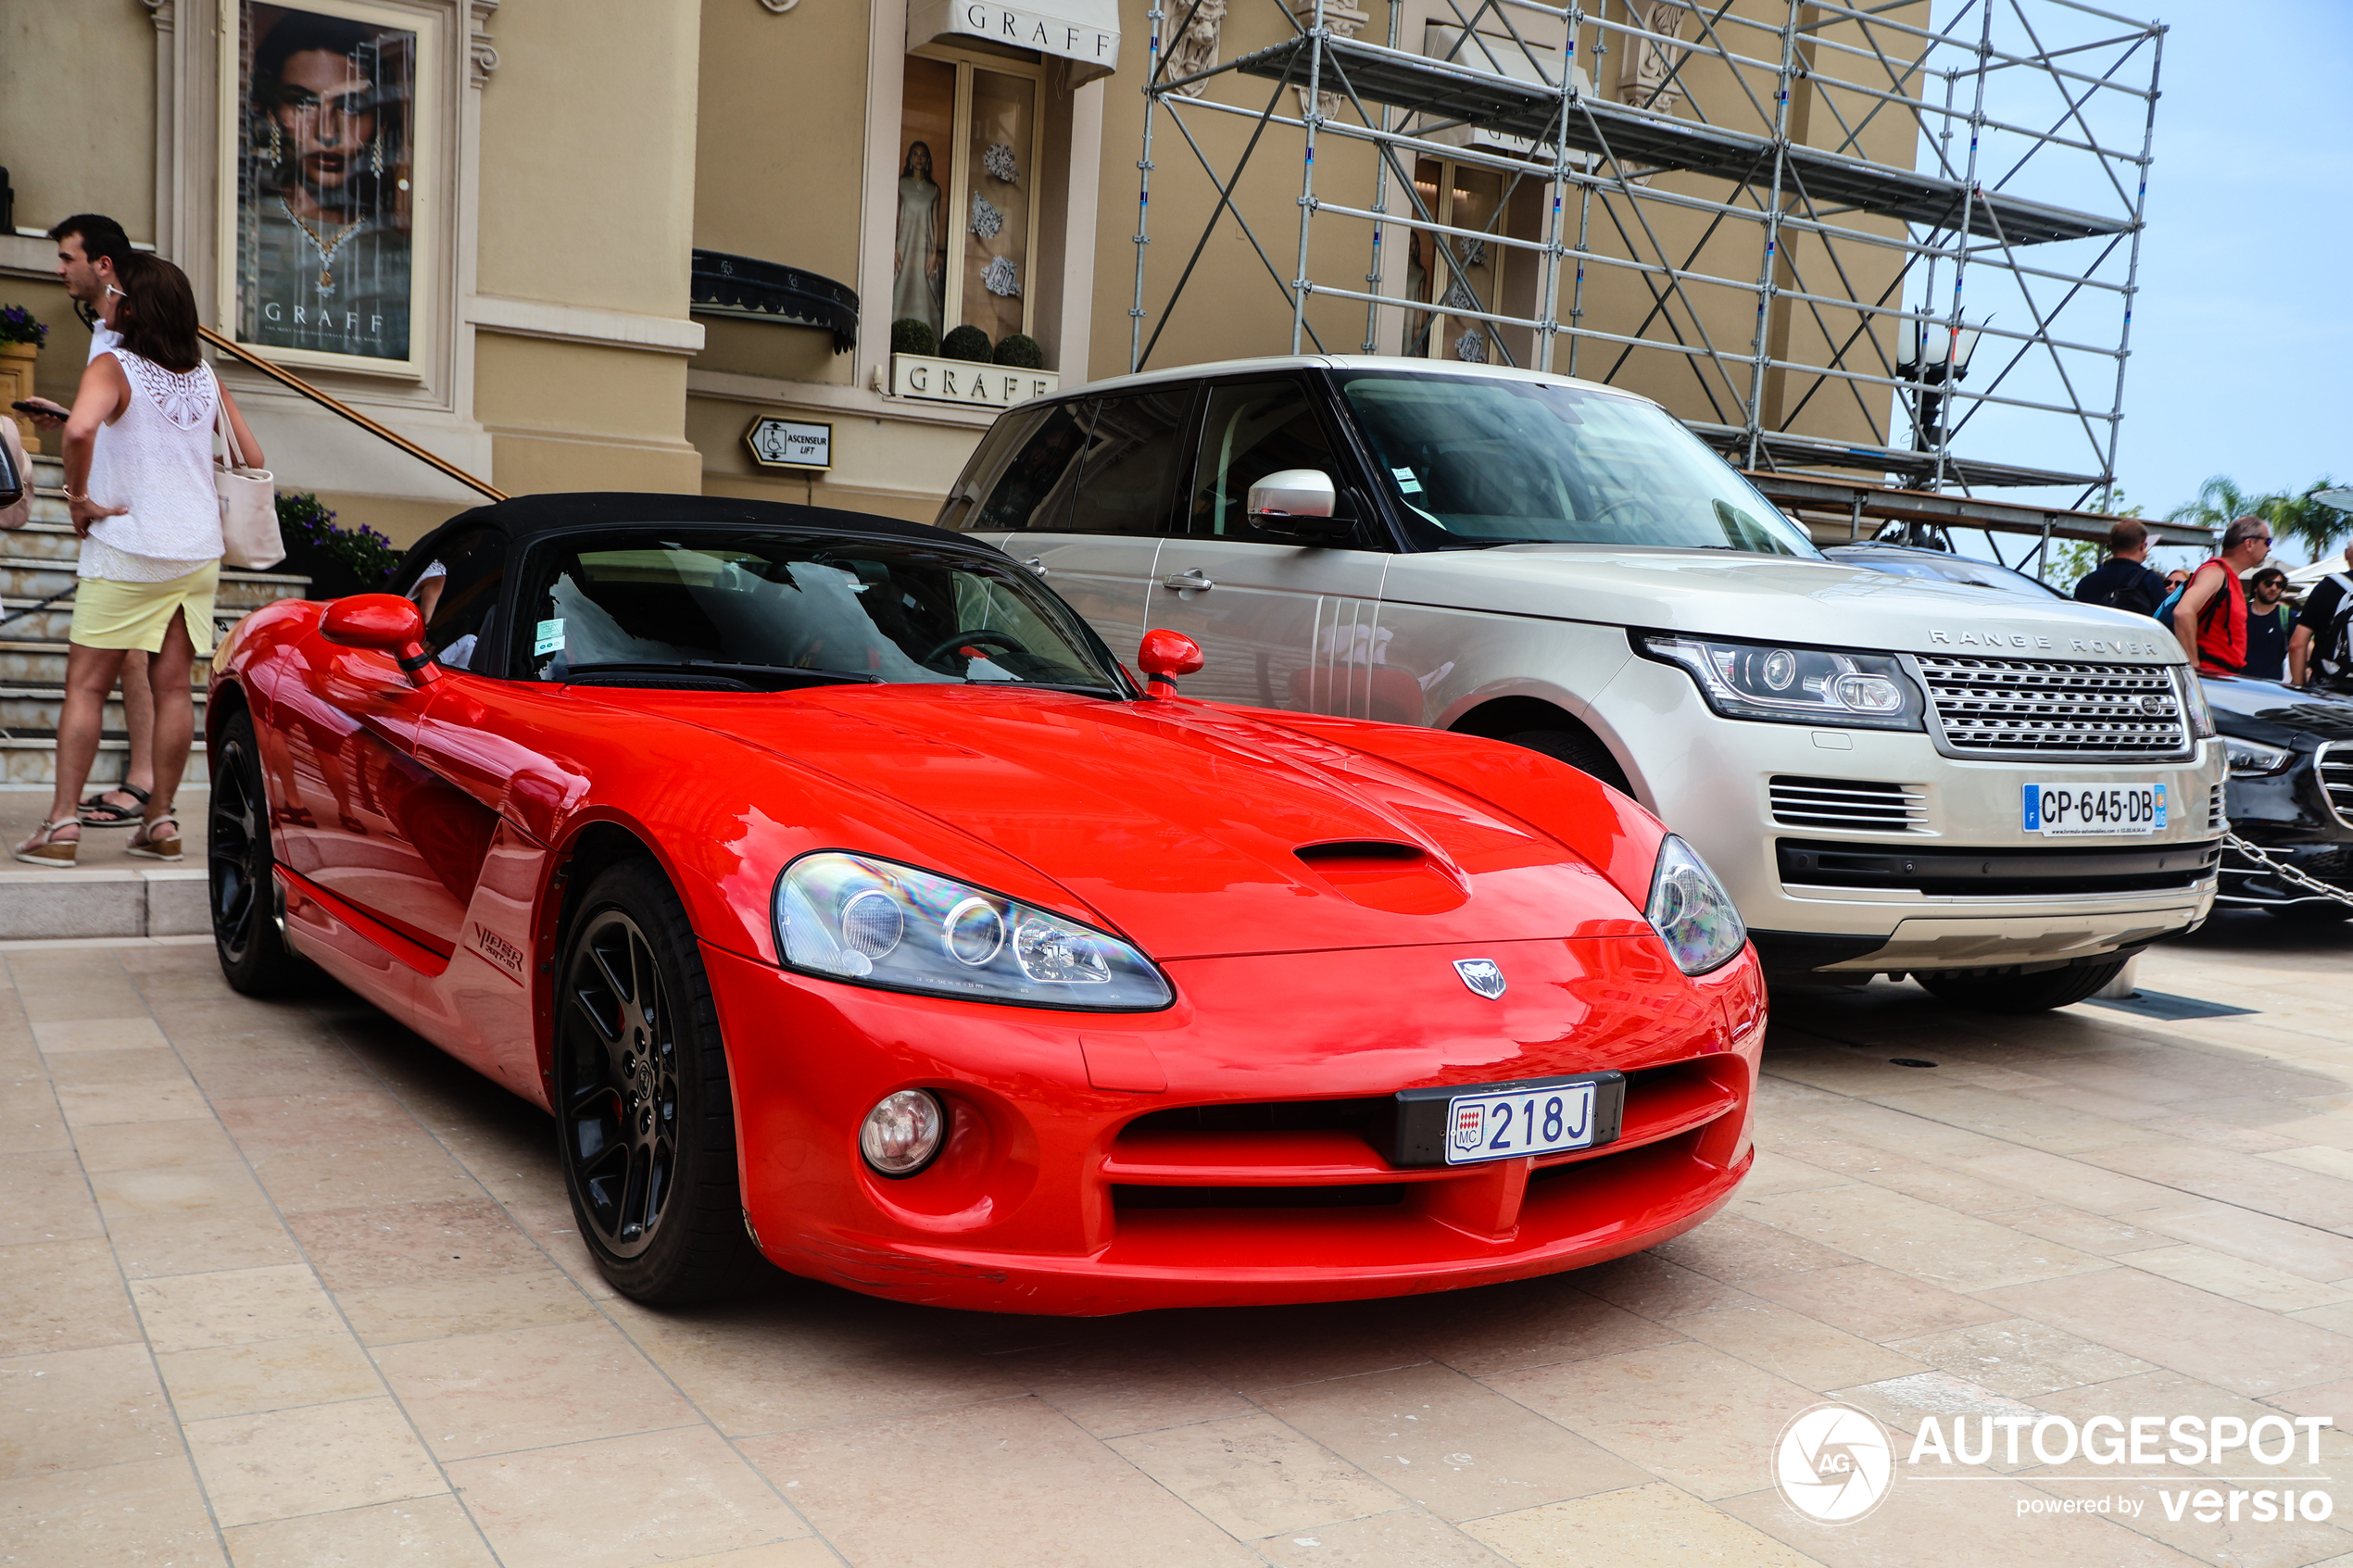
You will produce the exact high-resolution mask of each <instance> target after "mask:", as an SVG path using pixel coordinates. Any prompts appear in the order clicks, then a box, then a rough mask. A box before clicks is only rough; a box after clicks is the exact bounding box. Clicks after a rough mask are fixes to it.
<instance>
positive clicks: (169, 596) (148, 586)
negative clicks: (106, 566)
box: [66, 560, 220, 659]
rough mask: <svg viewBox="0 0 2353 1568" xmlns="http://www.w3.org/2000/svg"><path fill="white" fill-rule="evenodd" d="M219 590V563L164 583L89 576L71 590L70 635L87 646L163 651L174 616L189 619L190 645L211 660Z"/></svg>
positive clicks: (199, 568) (210, 562) (70, 637)
mask: <svg viewBox="0 0 2353 1568" xmlns="http://www.w3.org/2000/svg"><path fill="white" fill-rule="evenodd" d="M219 589H220V562H219V561H217V560H216V561H208V562H206V563H205V564H204V565H203V566H200V567H198V568H196V570H195V571H191V572H188V573H186V574H185V575H184V576H180V577H174V578H172V579H171V580H170V581H169V582H166V583H116V582H113V581H111V580H109V579H107V578H104V577H85V578H83V579H82V581H81V583H79V584H78V585H76V587H75V588H74V591H73V626H72V629H71V630H70V631H69V632H67V633H66V635H67V637H68V638H69V639H70V640H72V641H74V642H77V643H80V644H81V645H82V646H83V647H86V648H145V649H146V650H147V651H148V652H149V653H161V652H162V651H163V635H164V633H166V632H167V631H169V630H170V627H171V612H172V611H173V610H175V609H176V610H180V611H182V612H183V613H184V614H185V615H186V617H187V621H188V642H189V644H190V646H193V647H194V648H195V655H196V657H197V658H198V659H210V658H211V657H212V601H213V596H214V595H215V594H216V593H217V592H218V590H219Z"/></svg>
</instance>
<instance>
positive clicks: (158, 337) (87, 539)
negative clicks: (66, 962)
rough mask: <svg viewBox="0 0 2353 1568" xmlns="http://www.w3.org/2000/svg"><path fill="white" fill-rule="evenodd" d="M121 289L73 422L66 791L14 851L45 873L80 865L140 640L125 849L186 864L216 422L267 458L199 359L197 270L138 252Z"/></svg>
mask: <svg viewBox="0 0 2353 1568" xmlns="http://www.w3.org/2000/svg"><path fill="white" fill-rule="evenodd" d="M116 282H117V286H118V287H119V288H120V291H121V292H120V294H119V295H115V296H114V300H115V309H114V311H113V314H112V316H111V318H110V319H111V321H112V324H113V325H114V327H115V330H116V331H117V332H118V333H120V343H119V344H118V345H116V346H115V347H114V348H113V349H111V350H109V351H107V353H104V354H101V355H99V356H98V357H97V358H95V359H93V360H92V361H91V362H90V365H89V368H88V369H86V370H83V371H82V390H81V391H80V392H78V393H76V394H75V395H74V400H73V414H72V417H71V418H70V419H69V420H67V421H66V433H65V468H66V503H67V505H68V506H69V508H71V509H72V513H73V531H74V533H76V534H78V535H79V536H80V537H81V539H82V556H81V560H80V562H79V564H78V565H77V566H76V568H75V575H76V576H77V577H78V578H80V580H81V581H80V583H79V585H78V586H77V587H76V589H75V591H74V603H73V625H72V630H71V631H70V632H69V633H68V637H69V647H68V649H67V656H66V698H65V712H64V715H63V717H62V718H60V719H59V721H58V723H57V789H56V793H55V795H54V796H53V797H52V798H51V801H50V806H49V813H48V817H47V819H46V820H45V821H44V822H43V823H42V825H41V827H40V828H39V830H38V831H36V832H35V833H34V834H32V835H31V837H29V838H27V839H26V840H25V841H24V842H23V843H21V844H19V845H18V846H17V847H16V849H15V855H16V858H17V859H19V860H22V861H25V862H26V863H28V864H31V865H35V866H54V867H69V866H71V865H72V864H73V863H74V859H75V857H76V855H77V853H78V852H79V850H80V847H81V842H80V841H81V823H80V822H78V821H77V820H76V811H75V808H76V804H77V802H76V797H77V796H78V795H79V794H80V792H81V789H82V784H83V783H84V782H86V781H87V780H88V778H89V776H90V765H91V763H92V762H93V761H94V759H96V757H97V754H98V734H99V726H100V720H101V716H102V715H103V713H104V711H105V707H106V699H107V691H108V690H109V689H110V688H111V687H112V686H113V685H114V683H115V677H116V676H117V675H118V674H119V673H120V671H121V668H122V661H123V655H124V654H125V653H126V652H127V651H129V650H131V649H132V648H142V649H145V651H146V653H147V654H148V656H149V664H150V673H151V675H152V677H153V683H154V690H155V697H156V704H155V708H156V714H155V721H154V730H153V737H152V745H153V746H154V755H155V769H156V772H155V786H154V789H153V792H152V794H153V798H152V799H150V800H149V801H148V802H147V803H146V805H145V810H144V812H143V816H142V821H141V822H140V824H139V827H138V829H137V830H136V831H135V832H134V833H133V834H132V839H131V846H130V853H131V854H132V855H134V856H138V857H140V858H142V859H151V860H177V859H180V858H181V855H182V849H181V837H180V824H179V822H178V821H177V819H176V818H175V817H174V815H173V808H172V801H173V797H175V796H177V795H178V793H179V789H180V778H181V774H182V772H183V771H185V770H186V768H187V765H188V749H189V746H190V745H191V744H192V742H193V741H194V739H195V703H194V702H193V701H192V700H191V699H190V695H189V690H188V672H189V670H190V668H191V667H192V666H193V664H194V663H195V659H197V658H199V657H202V656H208V655H210V653H211V652H212V607H213V596H214V594H215V591H216V590H217V588H218V586H219V584H220V500H219V498H218V492H217V491H216V490H215V489H214V486H213V475H212V449H213V432H214V427H215V423H216V421H218V420H227V422H228V424H229V426H230V428H231V429H232V430H233V431H234V432H235V433H236V437H237V442H238V445H240V446H241V447H242V448H243V449H244V451H245V455H246V458H247V460H248V461H250V462H253V463H255V464H258V463H260V462H261V461H262V455H261V449H260V447H259V445H258V444H257V443H256V442H255V441H254V439H253V433H252V432H251V431H249V430H247V429H246V428H245V418H244V416H243V415H241V414H239V413H238V412H237V405H236V403H235V402H234V401H233V400H232V399H231V397H230V396H229V395H228V394H227V393H226V392H224V391H222V390H221V388H220V383H219V382H218V381H217V380H215V379H214V376H213V373H212V368H211V367H210V366H208V365H207V364H205V363H204V361H203V359H202V358H201V357H200V356H199V354H198V352H197V340H196V300H195V294H194V293H193V292H192V291H191V290H190V289H189V287H188V279H187V276H186V274H184V273H182V271H181V270H180V269H179V268H177V267H174V266H173V265H172V264H171V263H170V262H169V261H162V260H158V259H157V258H156V257H147V256H133V257H132V258H131V259H130V261H129V263H128V264H127V265H122V266H120V267H118V268H117V278H116Z"/></svg>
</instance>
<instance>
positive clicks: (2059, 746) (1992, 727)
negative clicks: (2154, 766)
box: [1916, 654, 2190, 757]
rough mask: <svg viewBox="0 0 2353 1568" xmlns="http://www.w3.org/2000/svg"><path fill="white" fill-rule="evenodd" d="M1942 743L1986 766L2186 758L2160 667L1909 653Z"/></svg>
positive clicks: (2184, 727) (2184, 735) (2172, 692)
mask: <svg viewBox="0 0 2353 1568" xmlns="http://www.w3.org/2000/svg"><path fill="white" fill-rule="evenodd" d="M1916 658H1917V659H1918V661H1919V671H1920V675H1921V677H1922V679H1924V680H1925V681H1926V682H1927V684H1928V696H1929V703H1930V705H1931V707H1932V708H1933V709H1935V710H1936V718H1937V722H1938V724H1939V725H1940V726H1941V727H1942V728H1943V730H1944V740H1945V743H1946V744H1947V745H1948V746H1951V747H1952V748H1953V749H1954V750H1955V751H1957V752H1964V753H1972V754H1975V755H1979V756H1987V757H2031V756H2048V757H2088V756H2109V757H2167V756H2178V755H2180V754H2183V753H2184V752H2186V751H2187V750H2188V749H2189V745H2190V735H2189V727H2188V724H2187V721H2186V720H2185V719H2184V717H2183V712H2182V699H2181V694H2180V692H2179V691H2177V690H2176V689H2175V687H2174V684H2173V673H2172V671H2171V667H2170V666H2166V665H2151V664H2088V663H2068V662H2061V661H2059V660H2056V659H1964V658H1958V657H1954V656H1950V655H1944V654H1919V655H1917V656H1916Z"/></svg>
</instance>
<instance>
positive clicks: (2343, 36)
mask: <svg viewBox="0 0 2353 1568" xmlns="http://www.w3.org/2000/svg"><path fill="white" fill-rule="evenodd" d="M2108 3H2109V4H2110V5H2111V6H2114V8H2116V9H2119V10H2122V11H2125V12H2127V13H2130V12H2132V11H2133V10H2135V9H2138V7H2137V6H2134V5H2133V0H2120V3H2119V0H2108ZM1996 4H1997V5H2000V6H2004V7H2005V8H2006V7H2007V0H1996ZM1951 9H1952V8H1951V7H1949V6H1945V5H1942V4H1940V5H1939V6H1938V18H1939V20H1940V21H1944V20H1945V19H1947V18H1948V17H1949V16H1950V14H1951ZM2028 9H2029V11H2030V14H2032V15H2033V16H2034V17H2035V19H2036V21H2037V25H2038V26H2042V25H2044V19H2045V12H2046V8H2045V6H2039V5H2036V6H2029V7H2028ZM2050 9H2052V10H2056V7H2052V8H2050ZM2158 20H2163V21H2167V22H2169V23H2170V24H2171V31H2170V32H2169V33H2168V34H2167V36H2166V39H2165V44H2164V65H2163V79H2162V82H2161V83H2160V87H2161V91H2162V96H2161V97H2160V99H2159V101H2158V110H2157V135H2156V146H2155V157H2156V161H2155V165H2154V168H2153V169H2152V172H2151V176H2150V183H2149V205H2148V224H2149V226H2148V230H2147V232H2146V234H2145V236H2144V239H2143V244H2142V251H2141V274H2140V282H2141V291H2142V292H2141V294H2140V296H2139V299H2138V302H2137V304H2136V306H2135V308H2134V317H2133V344H2132V348H2133V354H2132V358H2131V360H2130V362H2129V365H2128V368H2127V370H2126V375H2125V385H2124V411H2125V418H2124V423H2123V433H2122V438H2121V442H2120V450H2119V457H2118V466H2117V471H2118V475H2119V478H2120V483H2121V485H2122V487H2123V489H2124V491H2125V493H2126V495H2127V497H2128V499H2129V500H2130V501H2132V502H2133V503H2137V504H2139V505H2140V506H2142V507H2143V508H2145V510H2146V512H2147V514H2148V515H2150V516H2152V517H2158V516H2162V515H2163V514H2164V513H2165V512H2167V511H2169V510H2171V508H2174V507H2175V506H2178V505H2180V504H2181V503H2183V502H2184V501H2187V500H2190V499H2191V498H2192V497H2193V496H2195V495H2196V491H2197V487H2198V485H2199V483H2201V482H2202V481H2204V480H2205V478H2206V477H2207V476H2208V474H2213V473H2227V474H2229V475H2231V476H2232V477H2233V478H2234V479H2236V480H2237V481H2238V482H2239V483H2241V484H2242V485H2244V486H2246V488H2248V489H2250V490H2255V491H2264V490H2275V489H2294V490H2302V489H2303V488H2304V487H2305V486H2307V485H2309V483H2312V481H2313V480H2315V479H2317V478H2319V477H2320V476H2321V475H2322V474H2324V473H2327V474H2334V476H2335V478H2336V479H2337V481H2338V482H2339V483H2347V482H2353V298H2349V297H2348V295H2349V294H2353V5H2349V4H2347V3H2346V0H2227V3H2221V4H2217V3H2214V0H2208V4H2206V5H2205V6H2201V7H2199V8H2197V9H2193V10H2185V11H2184V12H2183V14H2182V15H2180V16H2179V17H2174V18H2169V17H2158ZM2095 25H2099V26H2101V27H2103V28H2104V29H2107V30H2108V31H2113V29H2108V24H2095ZM2026 85H2027V84H2026V83H2023V82H2021V83H2020V86H2021V88H2023V87H2025V86H2026ZM2043 95H2044V96H2045V97H2048V95H2049V94H2048V87H2047V84H2045V85H2044V87H2043ZM2019 107H2020V109H2021V110H2026V109H2027V106H2026V105H2024V104H2023V103H2021V104H2020V106H2019ZM2115 107H2116V109H2118V110H2120V111H2128V112H2127V113H2122V114H2111V116H2110V117H2109V118H2108V120H2107V121H2106V122H2105V123H2104V124H2103V126H2102V132H2103V140H2110V139H2114V138H2113V137H2112V136H2111V132H2114V133H2125V132H2127V127H2126V125H2125V124H2124V123H2123V119H2126V118H2129V113H2130V112H2136V111H2133V106H2132V105H2131V104H2130V103H2129V102H2123V101H2120V102H2119V103H2118V104H2117V105H2116V106H2115ZM2020 118H2021V119H2024V118H2031V112H2022V113H2021V114H2020ZM2129 134H2130V136H2131V140H2132V141H2133V143H2134V144H2137V141H2138V133H2137V128H2132V129H2131V130H2130V132H2129ZM2097 180H2098V176H2097V172H2096V170H2095V169H2093V168H2091V167H2090V166H2089V162H2088V160H2084V161H2083V162H2082V165H2081V166H2079V167H2076V168H2073V169H2070V168H2067V167H2065V166H2063V165H2056V164H2055V165H2054V167H2053V169H2052V170H2051V172H2050V173H2049V174H2047V175H2045V176H2044V178H2042V179H2041V180H2039V181H2037V182H2034V183H2032V184H2031V185H2030V184H2025V183H2023V182H2021V184H2020V189H2021V191H2022V193H2023V194H2031V195H2033V196H2036V197H2038V198H2040V199H2044V200H2066V201H2068V202H2069V205H2081V206H2087V207H2089V206H2094V205H2095V200H2096V198H2097V196H2098V195H2099V194H2100V193H2099V192H2098V191H2096V190H2094V189H2091V188H2090V185H2092V184H2096V182H2097ZM2078 181H2084V182H2088V183H2086V184H2084V185H2080V186H2077V188H2076V189H2075V190H2073V191H2070V189H2069V188H2068V187H2069V186H2070V185H2075V184H2076V182H2078ZM2070 196H2072V197H2074V198H2075V199H2071V200H2070ZM2097 205H2100V206H2106V207H2113V206H2114V200H2113V196H2112V194H2110V195H2109V197H2108V200H2107V201H2106V202H2100V203H2097ZM2078 244H2079V245H2080V244H2082V242H2078ZM2044 248H2045V249H2047V250H2049V251H2050V252H2051V253H2052V254H2053V255H2056V254H2057V252H2059V251H2061V250H2068V251H2070V252H2071V251H2072V248H2073V247H2044ZM2030 258H2031V259H2036V260H2043V259H2045V258H2044V257H2030ZM2103 275H2109V276H2115V277H2117V278H2119V280H2120V277H2121V274H2120V271H2115V270H2109V271H2108V272H2107V273H2104V274H2103ZM1990 282H1991V281H1990V280H1989V285H1990ZM2036 287H2037V288H2038V289H2049V288H2054V287H2056V285H2048V284H2037V285H2036ZM1999 295H2000V291H1999V289H1998V288H1994V287H1992V286H1989V287H1987V288H1985V289H1983V290H1979V289H1977V288H1976V287H1975V285H1974V284H1973V285H1972V300H1973V302H1974V303H1976V304H1978V305H1980V306H1982V307H1992V308H1994V309H1995V311H1996V316H1995V320H1996V321H1997V323H1998V322H2003V321H2005V320H2007V324H2010V325H2017V326H2023V325H2025V324H2026V322H2025V321H2024V320H2014V319H2013V318H2021V317H2022V316H2023V314H2024V313H2023V311H2022V310H2021V309H2020V308H2019V307H2017V305H2016V304H2015V303H2010V306H2009V308H2007V309H2004V308H2002V306H2003V304H2004V303H2008V302H2004V301H2002V300H2001V299H2000V297H1999ZM1941 303H1942V302H1940V306H1941ZM2098 308H2099V307H2098V306H2097V305H2096V304H2094V305H2093V306H2092V307H2091V308H2090V309H2089V310H2087V311H2085V312H2083V313H2082V314H2080V315H2079V314H2078V313H2077V312H2075V311H2074V310H2072V309H2070V316H2069V318H2068V324H2069V326H2070V328H2074V327H2077V326H2079V324H2080V330H2081V335H2083V336H2085V337H2089V338H2094V339H2095V340H2099V341H2108V342H2113V341H2114V335H2115V332H2114V325H2113V323H2112V321H2110V322H2100V321H2098V320H2096V317H2097V313H2098ZM1969 313H1970V314H1972V315H1974V314H1975V313H1976V311H1975V310H1974V309H1972V310H1971V311H1970V312H1969ZM2070 335H2073V334H2071V333H2070ZM1993 346H1994V345H1992V344H1991V342H1990V340H1989V342H1988V343H1986V344H1983V345H1981V346H1980V348H1979V351H1978V361H1977V364H1978V365H1982V364H1983V362H1984V361H1985V358H1986V355H1987V352H1988V349H1989V348H1991V347H1993ZM1973 368H1976V367H1975V366H1973ZM2037 379H2038V382H2039V383H2040V384H2035V383H2028V382H2027V381H2026V380H2025V379H2024V377H2023V376H2021V377H2020V378H2014V379H2013V380H2012V381H2011V382H2010V383H2007V386H2006V388H2005V390H2030V389H2031V393H2032V395H2048V394H2050V393H2052V392H2055V391H2056V390H2057V389H2056V386H2055V385H2053V384H2052V383H2051V381H2050V378H2049V377H2048V375H2047V373H2046V374H2045V375H2044V376H2042V377H2039V378H2037ZM1979 381H1980V378H1978V377H1972V378H1971V384H1972V385H1974V384H1978V383H1979ZM2095 400H2096V401H2097V402H2099V403H2100V404H2101V405H2102V407H2103V408H2105V405H2106V403H2107V395H2106V392H2105V390H2103V392H2102V395H2100V396H2099V397H2098V398H2097V399H2095ZM1959 449H1960V450H1962V451H1963V452H1964V453H1965V454H1969V455H1974V456H1980V457H1984V458H1997V459H1999V460H2003V461H2007V462H2016V463H2022V464H2027V465H2030V466H2035V467H2048V468H2051V469H2055V470H2066V471H2078V472H2080V471H2083V470H2084V469H2085V467H2086V462H2085V445H2084V439H2083V436H2082V432H2081V429H2080V427H2077V426H2075V425H2073V424H2072V422H2071V421H2070V420H2066V419H2065V418H2064V417H2060V416H2053V415H2048V414H2029V413H2023V412H2021V411H2018V410H2008V409H1994V408H1988V409H1987V411H1986V412H1985V413H1984V414H1983V415H1982V416H1981V418H1980V420H1978V422H1977V423H1976V424H1975V425H1974V426H1973V427H1972V428H1971V429H1970V430H1969V431H1968V432H1967V433H1965V435H1964V437H1963V438H1962V441H1961V442H1960V444H1959Z"/></svg>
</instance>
